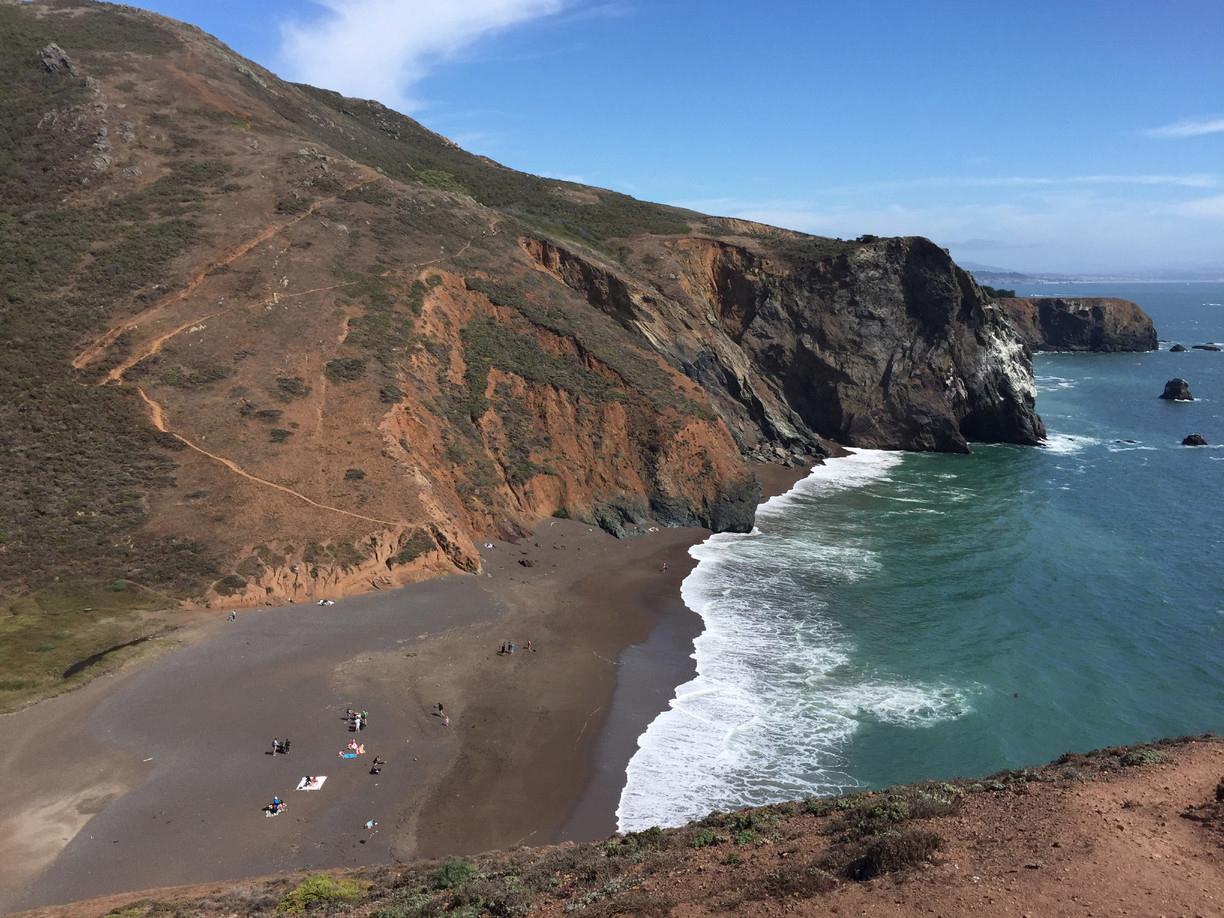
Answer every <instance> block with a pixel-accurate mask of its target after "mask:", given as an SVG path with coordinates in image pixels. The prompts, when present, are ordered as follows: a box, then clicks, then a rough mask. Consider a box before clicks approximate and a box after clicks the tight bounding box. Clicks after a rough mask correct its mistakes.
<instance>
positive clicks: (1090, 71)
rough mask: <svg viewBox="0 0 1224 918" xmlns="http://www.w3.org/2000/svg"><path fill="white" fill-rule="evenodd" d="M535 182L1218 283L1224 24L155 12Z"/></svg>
mask: <svg viewBox="0 0 1224 918" xmlns="http://www.w3.org/2000/svg"><path fill="white" fill-rule="evenodd" d="M140 5H142V6H145V7H148V8H150V9H155V10H158V11H159V12H163V13H166V14H168V15H172V16H175V17H178V18H180V19H185V20H188V21H190V22H193V23H195V24H197V25H200V26H201V27H203V28H205V29H207V30H208V31H210V32H212V33H214V34H216V35H217V36H219V37H220V38H221V39H223V40H224V41H226V42H227V43H229V44H230V45H231V46H233V47H234V48H235V49H236V50H238V51H239V52H241V53H243V54H245V55H247V56H248V57H251V58H254V59H255V60H257V61H259V62H260V63H262V64H264V65H265V66H268V67H269V68H270V69H273V70H275V71H277V72H278V73H280V74H282V75H283V76H286V77H289V78H292V79H299V80H304V81H307V82H312V83H316V84H319V85H324V86H328V87H329V88H333V89H338V90H340V91H342V92H345V93H348V94H350V95H359V96H364V97H375V98H379V99H380V100H381V101H384V102H387V103H388V104H390V105H393V106H394V107H396V108H399V109H401V110H403V111H406V112H407V113H409V114H411V115H413V116H414V117H416V118H418V119H419V120H421V121H422V122H424V123H425V124H426V125H428V126H429V127H431V128H433V129H435V130H438V131H441V132H442V133H444V134H446V135H448V136H450V137H452V138H453V139H455V140H456V141H458V142H459V143H461V144H462V145H464V146H465V147H467V148H468V149H471V150H473V151H475V152H479V153H484V154H486V155H489V156H492V157H493V158H495V159H497V160H499V161H501V162H504V163H506V164H507V165H510V166H514V167H516V168H520V169H525V170H527V171H531V172H538V173H542V174H547V175H553V176H557V177H561V178H572V179H574V180H577V181H583V182H589V183H591V184H596V185H602V186H605V187H610V188H616V189H618V190H623V191H627V192H629V193H630V194H634V195H637V196H639V197H643V198H647V199H650V200H656V201H665V202H668V203H675V204H683V205H686V206H690V207H694V208H696V209H699V210H704V211H708V212H712V213H720V214H731V215H736V216H745V217H750V218H753V219H759V220H764V221H767V222H771V223H777V224H780V225H784V226H789V227H793V228H795V229H800V230H805V231H809V232H816V233H823V234H827V235H839V236H855V235H858V234H860V233H876V234H881V235H883V234H894V233H906V234H909V233H914V234H921V235H927V236H930V237H932V238H934V239H935V240H936V241H938V242H939V243H941V244H942V245H946V246H949V247H950V248H951V249H952V252H953V254H954V255H955V256H956V257H957V258H959V259H962V260H967V261H972V262H978V263H986V264H992V265H1002V266H1005V267H1012V268H1017V269H1021V270H1045V271H1071V272H1076V271H1084V272H1095V271H1134V270H1184V271H1220V272H1224V2H1220V0H1162V2H1157V0H1149V2H1135V0H1130V2H1127V0H1112V2H1094V0H1076V2H1065V0H1063V2H1047V0H1026V2H1006V3H1004V2H989V0H977V2H960V0H874V2H868V0H864V2H857V3H855V2H850V3H847V2H840V3H835V4H834V3H819V2H797V0H796V2H773V3H756V4H746V3H743V2H730V0H704V2H697V0H662V2H646V0H432V2H430V0H324V2H315V0H265V2H262V3H260V4H258V5H256V4H252V3H249V2H239V0H144V2H141V3H140Z"/></svg>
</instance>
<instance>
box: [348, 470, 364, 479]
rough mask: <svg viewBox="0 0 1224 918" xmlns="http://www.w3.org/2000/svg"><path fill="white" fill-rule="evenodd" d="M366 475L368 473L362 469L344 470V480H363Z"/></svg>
mask: <svg viewBox="0 0 1224 918" xmlns="http://www.w3.org/2000/svg"><path fill="white" fill-rule="evenodd" d="M365 477H366V473H365V472H364V471H363V470H362V469H345V470H344V480H345V481H361V479H363V478H365Z"/></svg>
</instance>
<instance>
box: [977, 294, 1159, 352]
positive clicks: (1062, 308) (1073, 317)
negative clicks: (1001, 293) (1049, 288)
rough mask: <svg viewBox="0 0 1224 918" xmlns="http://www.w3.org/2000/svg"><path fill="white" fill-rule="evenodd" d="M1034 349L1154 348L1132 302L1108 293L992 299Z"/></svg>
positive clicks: (1150, 329)
mask: <svg viewBox="0 0 1224 918" xmlns="http://www.w3.org/2000/svg"><path fill="white" fill-rule="evenodd" d="M998 303H999V305H1000V306H1001V307H1002V308H1003V309H1004V310H1005V311H1006V312H1007V314H1008V315H1009V316H1010V317H1011V319H1012V321H1013V322H1014V323H1015V325H1016V328H1017V329H1018V330H1019V332H1020V334H1021V335H1022V336H1023V337H1024V339H1025V341H1026V342H1027V343H1028V345H1029V347H1031V348H1032V349H1033V350H1035V351H1154V350H1156V328H1155V326H1154V325H1153V324H1152V319H1151V317H1150V316H1148V314H1147V313H1145V312H1144V311H1143V310H1142V309H1141V308H1140V307H1139V305H1138V304H1136V303H1132V302H1131V301H1130V300H1120V299H1116V298H1113V297H1055V296H1042V297H1006V298H1003V299H1000V300H999V301H998Z"/></svg>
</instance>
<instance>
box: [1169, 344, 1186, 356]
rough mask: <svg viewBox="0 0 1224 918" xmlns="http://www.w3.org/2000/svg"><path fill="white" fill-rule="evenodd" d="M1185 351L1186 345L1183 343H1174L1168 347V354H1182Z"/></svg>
mask: <svg viewBox="0 0 1224 918" xmlns="http://www.w3.org/2000/svg"><path fill="white" fill-rule="evenodd" d="M1185 351H1186V346H1185V345H1184V344H1175V345H1173V346H1172V347H1171V348H1169V353H1170V354H1183V353H1185Z"/></svg>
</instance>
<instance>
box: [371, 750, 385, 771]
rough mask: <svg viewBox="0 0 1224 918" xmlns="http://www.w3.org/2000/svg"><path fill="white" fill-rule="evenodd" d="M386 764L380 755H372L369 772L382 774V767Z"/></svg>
mask: <svg viewBox="0 0 1224 918" xmlns="http://www.w3.org/2000/svg"><path fill="white" fill-rule="evenodd" d="M386 764H387V763H386V762H384V761H383V757H382V756H380V755H376V756H374V761H373V762H371V763H370V774H372V775H380V774H382V767H383V766H384V765H386Z"/></svg>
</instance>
